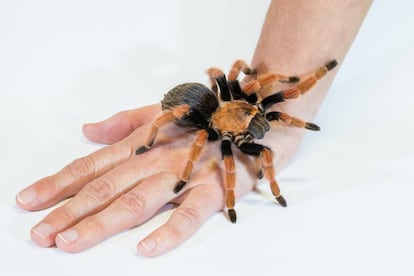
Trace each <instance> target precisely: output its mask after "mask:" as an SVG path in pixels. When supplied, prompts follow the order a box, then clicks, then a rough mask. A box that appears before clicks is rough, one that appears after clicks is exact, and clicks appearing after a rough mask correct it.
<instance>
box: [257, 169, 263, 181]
mask: <svg viewBox="0 0 414 276" xmlns="http://www.w3.org/2000/svg"><path fill="white" fill-rule="evenodd" d="M263 176H264V175H263V170H259V173H258V174H257V178H258V179H262V178H263Z"/></svg>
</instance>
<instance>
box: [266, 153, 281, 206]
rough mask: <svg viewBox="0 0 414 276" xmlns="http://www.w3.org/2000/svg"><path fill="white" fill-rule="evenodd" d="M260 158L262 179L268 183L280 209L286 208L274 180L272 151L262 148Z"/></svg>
mask: <svg viewBox="0 0 414 276" xmlns="http://www.w3.org/2000/svg"><path fill="white" fill-rule="evenodd" d="M261 158H262V166H263V174H264V177H265V178H266V179H267V180H268V181H269V183H270V189H271V190H272V194H273V196H274V197H275V198H276V200H277V202H279V204H280V205H281V206H282V207H286V206H287V203H286V200H285V198H284V197H283V196H282V195H281V194H280V188H279V185H278V184H277V182H276V179H275V169H274V168H273V161H272V159H273V154H272V151H271V150H270V149H269V148H264V149H263V151H262V153H261Z"/></svg>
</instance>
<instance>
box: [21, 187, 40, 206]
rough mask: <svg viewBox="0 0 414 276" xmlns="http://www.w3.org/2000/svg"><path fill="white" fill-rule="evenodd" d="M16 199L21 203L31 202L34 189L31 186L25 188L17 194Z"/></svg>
mask: <svg viewBox="0 0 414 276" xmlns="http://www.w3.org/2000/svg"><path fill="white" fill-rule="evenodd" d="M16 197H17V201H19V203H21V204H23V205H27V204H30V203H32V202H33V201H34V200H35V198H36V191H35V189H33V188H27V189H25V190H23V191H21V192H20V193H18V194H17V196H16Z"/></svg>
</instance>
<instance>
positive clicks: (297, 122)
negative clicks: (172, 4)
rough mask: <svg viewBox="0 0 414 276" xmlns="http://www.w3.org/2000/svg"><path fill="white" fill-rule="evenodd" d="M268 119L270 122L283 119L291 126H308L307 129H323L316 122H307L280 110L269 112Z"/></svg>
mask: <svg viewBox="0 0 414 276" xmlns="http://www.w3.org/2000/svg"><path fill="white" fill-rule="evenodd" d="M266 120H268V121H270V122H271V121H282V122H285V123H286V124H288V125H290V126H295V127H299V128H306V129H309V130H314V131H318V130H321V128H320V127H319V126H318V125H316V124H314V123H310V122H305V121H303V120H301V119H299V118H295V117H292V116H290V115H289V114H287V113H283V112H278V111H272V112H269V113H267V114H266Z"/></svg>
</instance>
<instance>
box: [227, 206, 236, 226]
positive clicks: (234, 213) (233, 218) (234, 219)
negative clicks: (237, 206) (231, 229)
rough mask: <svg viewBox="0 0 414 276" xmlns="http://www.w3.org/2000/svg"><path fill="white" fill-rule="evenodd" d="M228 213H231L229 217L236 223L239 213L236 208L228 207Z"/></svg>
mask: <svg viewBox="0 0 414 276" xmlns="http://www.w3.org/2000/svg"><path fill="white" fill-rule="evenodd" d="M227 213H228V214H229V219H230V221H231V222H232V223H236V221H237V215H236V210H234V209H228V210H227Z"/></svg>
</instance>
